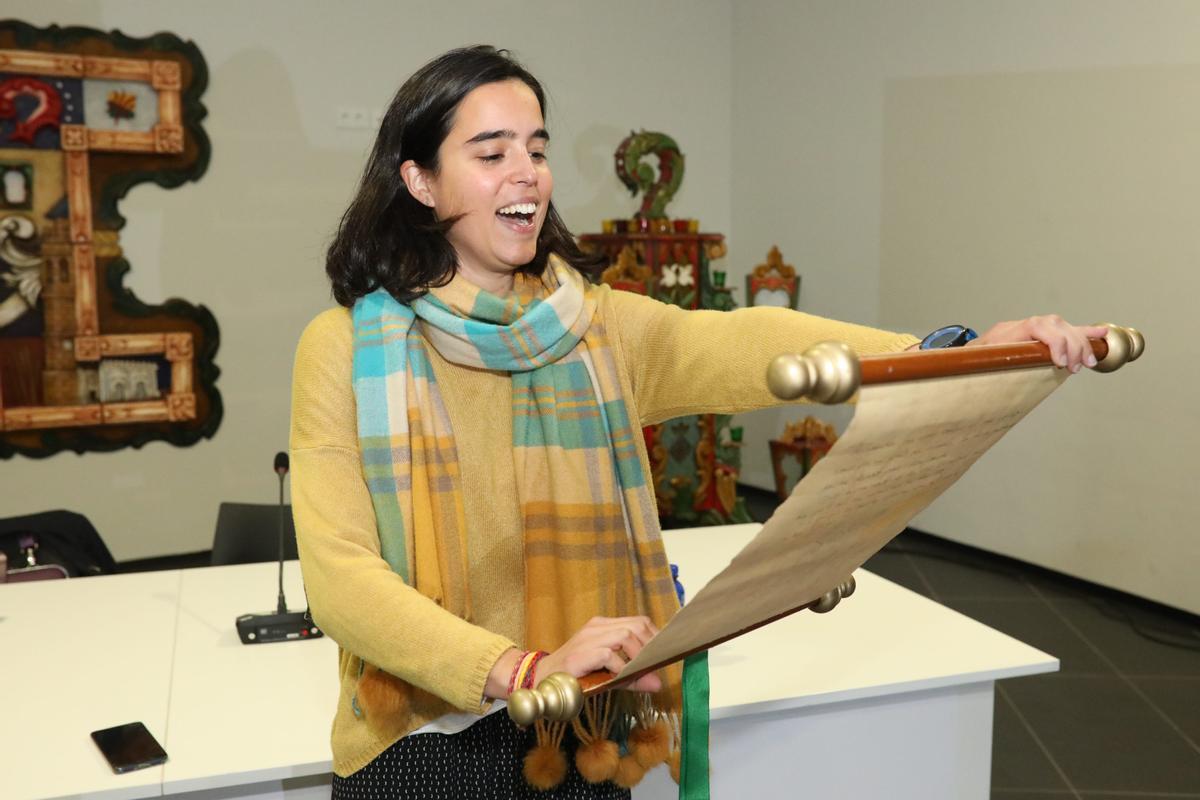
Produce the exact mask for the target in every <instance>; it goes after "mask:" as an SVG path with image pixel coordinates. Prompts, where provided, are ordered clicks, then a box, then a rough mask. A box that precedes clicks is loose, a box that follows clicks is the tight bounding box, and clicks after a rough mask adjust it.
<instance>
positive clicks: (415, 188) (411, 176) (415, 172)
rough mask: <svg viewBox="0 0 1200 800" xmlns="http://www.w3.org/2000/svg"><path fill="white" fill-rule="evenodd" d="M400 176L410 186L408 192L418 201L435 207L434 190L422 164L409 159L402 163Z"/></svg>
mask: <svg viewBox="0 0 1200 800" xmlns="http://www.w3.org/2000/svg"><path fill="white" fill-rule="evenodd" d="M400 177H401V178H403V179H404V185H405V186H407V187H408V193H409V194H411V195H412V196H413V197H415V198H416V199H417V202H418V203H422V204H424V205H427V206H429V207H430V208H433V202H434V201H433V191H432V190H431V188H430V185H429V176H428V175H427V174H426V172H425V170H424V169H422V168H421V165H420V164H418V163H417V162H415V161H413V160H412V159H409V160H408V161H405V162H404V163H403V164H401V165H400Z"/></svg>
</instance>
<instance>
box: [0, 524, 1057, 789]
mask: <svg viewBox="0 0 1200 800" xmlns="http://www.w3.org/2000/svg"><path fill="white" fill-rule="evenodd" d="M757 529H758V526H757V525H741V526H727V527H722V528H698V529H693V530H688V531H667V532H666V533H665V534H664V536H665V539H666V544H667V551H668V554H669V556H670V558H671V560H672V561H674V562H676V563H678V564H679V565H680V570H681V573H682V574H681V579H682V580H683V582H684V585H685V587H686V588H687V589H688V591H689V593H694V592H695V591H697V590H698V589H699V588H700V586H702V585H703V584H704V582H706V581H707V580H708V579H709V578H710V577H711V576H712V575H713V574H715V573H716V572H717V571H718V570H719V569H720V568H722V567H723V566H724V565H725V564H726V563H728V561H729V559H730V557H731V556H732V555H733V554H734V553H736V552H737V551H738V550H739V549H740V548H741V547H742V545H743V544H744V543H745V541H747V540H748V539H749V538H750V537H751V536H753V534H754V533H755V531H757ZM275 569H276V568H275V565H274V564H251V565H243V566H236V567H218V568H206V569H195V570H181V571H179V570H177V571H170V572H159V573H147V574H141V575H124V576H112V577H104V578H88V579H86V580H74V581H52V582H46V583H40V584H13V585H3V586H0V654H2V657H0V685H4V686H7V687H16V686H21V685H23V684H25V683H28V682H31V681H35V682H36V684H37V685H38V686H41V687H44V688H42V689H40V690H33V689H31V690H30V691H27V692H11V691H10V692H9V695H8V699H7V700H6V703H5V705H4V712H3V713H4V716H3V717H2V718H0V720H2V722H0V774H3V775H4V776H5V777H4V778H3V779H0V780H2V782H0V797H4V798H6V800H43V799H45V798H63V797H80V798H103V800H124V798H135V797H150V796H158V795H163V794H165V795H175V796H179V795H184V794H186V795H188V797H189V800H193V799H194V800H210V799H211V800H215V798H221V799H222V800H226V799H227V798H236V797H255V798H267V797H287V798H289V800H297V799H298V798H303V799H304V800H308V798H318V797H319V798H327V797H328V796H329V788H328V786H329V775H328V772H329V769H330V754H329V726H330V722H331V721H332V718H333V710H334V703H335V702H336V697H337V662H336V646H335V645H334V644H333V642H332V641H330V640H328V639H321V640H317V641H311V642H305V641H300V642H287V643H280V644H269V645H254V646H245V645H242V644H241V643H240V642H239V640H238V638H237V634H236V632H235V631H234V628H233V620H234V618H235V617H236V616H237V615H238V614H242V613H246V612H249V611H265V610H268V609H270V608H271V606H272V605H273V604H274V596H275V590H274V581H275ZM856 578H857V580H858V585H859V588H858V591H857V592H856V593H855V595H854V596H853V597H852V598H850V599H848V600H846V601H845V602H843V603H842V604H841V605H840V606H839V607H838V608H837V609H836V610H835V611H833V612H832V613H831V614H828V615H825V616H818V615H815V614H812V613H809V612H803V613H800V614H796V615H794V616H792V617H789V618H787V619H785V620H781V621H779V622H776V623H774V624H772V625H770V626H768V627H766V628H762V629H760V630H758V631H755V632H754V633H751V634H748V635H746V636H743V637H741V638H740V639H737V640H735V641H732V642H728V643H726V644H724V645H721V646H720V647H718V648H715V649H714V650H712V651H711V653H710V657H709V661H710V672H711V682H712V698H711V709H712V718H713V724H712V749H711V753H712V764H713V773H712V774H713V778H712V786H713V796H714V797H717V798H729V797H741V796H750V795H753V796H761V797H789V798H790V797H795V796H814V797H822V796H823V797H833V798H842V797H847V798H850V797H853V798H860V797H861V798H866V797H888V798H898V799H902V798H910V797H911V798H921V800H929V799H930V798H947V800H949V799H950V798H953V799H954V800H971V798H978V800H984V798H986V797H987V796H988V786H989V783H990V780H989V772H990V761H991V731H992V719H991V714H992V692H993V684H994V681H995V680H998V679H1000V678H1006V677H1014V676H1018V675H1029V674H1034V673H1038V672H1048V671H1053V670H1055V669H1057V666H1058V662H1057V660H1056V659H1054V658H1053V657H1051V656H1048V655H1046V654H1045V653H1042V652H1040V651H1037V650H1035V649H1033V648H1031V647H1028V646H1027V645H1024V644H1021V643H1020V642H1017V641H1015V640H1013V639H1011V638H1010V637H1008V636H1005V635H1003V634H1000V633H997V632H996V631H993V630H991V629H990V628H987V627H986V626H984V625H981V624H980V623H977V622H974V621H973V620H970V619H968V618H966V617H963V616H962V615H960V614H958V613H956V612H954V611H951V610H949V609H946V608H944V607H942V606H940V605H938V604H936V603H934V602H932V601H930V600H928V599H926V598H923V597H921V596H919V595H917V594H915V593H913V592H910V591H908V590H907V589H904V588H902V587H899V586H896V585H895V584H892V583H890V582H888V581H886V580H884V579H882V578H878V577H876V576H874V575H871V574H870V573H868V572H865V571H862V570H859V572H858V573H857V574H856ZM285 585H286V588H287V594H288V599H289V601H290V605H291V607H292V608H297V607H300V606H302V605H303V593H302V588H301V585H300V577H299V569H298V564H297V563H296V562H289V563H288V564H287V570H286V573H285ZM135 719H140V720H142V721H143V722H145V723H146V725H147V727H149V728H150V730H151V732H152V733H154V734H155V736H156V737H158V739H159V741H160V742H162V743H163V746H164V747H165V748H166V750H167V752H168V754H169V756H170V760H169V761H168V762H167V763H166V765H164V766H163V767H161V768H155V769H149V770H142V771H139V772H135V773H130V774H127V775H123V776H114V775H113V774H112V772H111V771H110V770H109V769H108V766H107V764H106V763H105V762H104V760H103V758H102V757H101V756H100V754H99V752H98V751H96V749H95V747H94V746H93V745H92V743H91V741H90V739H89V737H88V732H89V731H91V730H93V729H96V728H100V727H106V726H109V725H115V724H118V723H121V722H129V721H133V720H135ZM675 793H676V789H675V786H674V784H673V783H671V781H670V778H669V777H667V775H666V770H663V769H660V770H657V771H655V772H652V773H651V774H650V775H648V776H647V778H646V780H645V781H644V782H643V784H642V785H641V786H639V787H638V788H637V789H636V790H635V792H634V796H635V797H637V798H657V797H664V798H665V797H674V796H675Z"/></svg>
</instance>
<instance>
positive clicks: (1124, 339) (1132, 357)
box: [1092, 322, 1146, 372]
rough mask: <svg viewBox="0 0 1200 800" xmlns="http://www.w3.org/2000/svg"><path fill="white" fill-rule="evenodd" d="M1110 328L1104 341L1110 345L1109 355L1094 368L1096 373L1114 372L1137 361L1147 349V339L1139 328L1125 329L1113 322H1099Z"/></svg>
mask: <svg viewBox="0 0 1200 800" xmlns="http://www.w3.org/2000/svg"><path fill="white" fill-rule="evenodd" d="M1096 324H1097V325H1103V326H1104V327H1105V328H1108V333H1106V334H1104V341H1105V343H1106V344H1107V345H1108V355H1106V356H1105V357H1104V358H1103V359H1101V361H1100V363H1098V364H1097V365H1096V366H1094V367H1092V369H1094V370H1095V371H1096V372H1113V371H1114V370H1118V369H1120V368H1121V367H1123V366H1125V365H1126V364H1128V363H1129V362H1130V361H1137V360H1138V358H1140V357H1141V355H1142V353H1143V352H1144V351H1145V349H1146V339H1145V338H1144V337H1143V336H1142V333H1141V331H1139V330H1138V329H1137V328H1124V327H1122V326H1120V325H1114V324H1112V323H1111V322H1097V323H1096Z"/></svg>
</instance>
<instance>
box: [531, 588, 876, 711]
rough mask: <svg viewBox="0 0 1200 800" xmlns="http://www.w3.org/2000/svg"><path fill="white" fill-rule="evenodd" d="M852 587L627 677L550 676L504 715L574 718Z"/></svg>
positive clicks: (820, 608) (819, 610)
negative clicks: (603, 697) (614, 693)
mask: <svg viewBox="0 0 1200 800" xmlns="http://www.w3.org/2000/svg"><path fill="white" fill-rule="evenodd" d="M855 586H856V584H855V582H854V576H853V575H851V576H850V577H849V578H847V579H846V580H844V581H842V582H841V583H840V584H838V585H837V586H836V587H834V588H833V589H831V590H829V591H828V592H826V593H825V594H823V595H821V596H820V597H818V598H817V599H816V600H813V601H811V602H808V603H805V604H804V605H801V606H797V607H796V608H793V609H789V610H788V611H784V612H783V613H782V614H776V615H775V616H773V617H771V618H770V619H765V620H763V621H762V622H757V623H755V624H753V625H751V626H749V627H747V628H743V629H741V630H739V631H735V632H734V633H731V634H729V635H727V636H722V637H721V638H719V639H716V640H714V641H711V642H709V643H708V644H704V645H701V646H700V647H695V648H693V649H691V650H689V651H687V652H686V653H683V654H682V655H678V656H673V657H671V658H668V659H666V660H664V661H660V662H658V663H656V664H650V665H648V666H646V667H643V668H642V669H639V670H636V671H634V672H630V673H629V674H625V673H621V675H620V677H619V678H618V677H617V675H616V674H615V673H612V672H609V671H608V670H599V671H597V672H593V673H591V674H588V675H584V676H583V677H582V678H575V677H573V676H571V675H569V674H568V673H566V672H556V673H554V674H553V675H548V676H546V677H545V678H543V679H542V680H541V681H540V682H539V683H538V685H537V688H535V689H517V690H516V691H515V692H513V693H512V694H511V695H509V696H508V716H509V717H510V718H511V719H512V721H513V722H515V723H517V724H518V725H523V726H528V725H532V724H533V723H534V722H535V721H536V720H539V719H544V720H549V721H551V722H565V721H567V720H571V719H574V718H575V717H577V716H579V712H580V711H581V710H582V709H583V701H584V698H587V697H591V696H593V695H597V694H601V693H602V692H607V691H609V690H611V689H618V688H620V687H622V686H625V685H626V684H629V683H632V682H633V681H636V680H637V679H638V678H640V677H642V676H643V675H647V674H649V673H651V672H654V671H655V670H658V669H662V668H663V667H665V666H667V665H668V664H674V663H675V662H676V661H682V660H684V659H685V658H687V657H688V656H691V655H694V654H695V653H700V652H703V651H705V650H711V649H712V648H714V647H716V646H717V645H719V644H724V643H725V642H727V641H729V640H730V639H736V638H737V637H739V636H741V635H743V634H746V633H749V632H750V631H753V630H757V629H758V628H761V627H763V626H765V625H770V624H771V623H772V622H775V621H776V620H781V619H783V618H784V617H790V616H791V615H792V614H795V613H796V612H798V611H804V610H805V609H808V610H811V611H812V612H814V613H816V614H825V613H827V612H829V611H832V610H833V609H834V607H835V606H837V604H838V603H840V602H841V601H842V600H843V599H844V598H846V597H849V596H850V595H852V594H854V589H855Z"/></svg>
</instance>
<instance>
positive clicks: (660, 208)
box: [615, 131, 683, 219]
mask: <svg viewBox="0 0 1200 800" xmlns="http://www.w3.org/2000/svg"><path fill="white" fill-rule="evenodd" d="M651 155H653V156H656V157H657V158H658V179H657V180H656V179H655V177H654V169H653V168H652V167H651V166H650V165H649V164H643V163H640V162H641V161H642V159H643V158H645V157H647V156H651ZM615 157H616V160H617V177H618V178H620V179H621V182H622V183H624V184H625V186H626V187H628V189H629V192H630V194H632V195H633V196H634V197H636V196H637V194H638V192H641V193H642V207H641V208H640V209H639V210H638V212H637V214H635V215H634V216H635V217H640V218H642V219H663V218H665V217H666V216H667V212H666V209H667V203H669V202H671V199H672V198H673V197H674V196H675V192H677V191H679V184H680V183H682V182H683V153H681V152H679V145H677V144H676V143H675V140H674V139H672V138H671V137H670V136H667V135H666V134H665V133H656V132H654V131H640V132H637V133H635V132H633V131H630V133H629V135H628V136H626V137H625V139H624V140H623V141H622V142H621V144H620V146H618V147H617V152H616V153H615Z"/></svg>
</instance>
